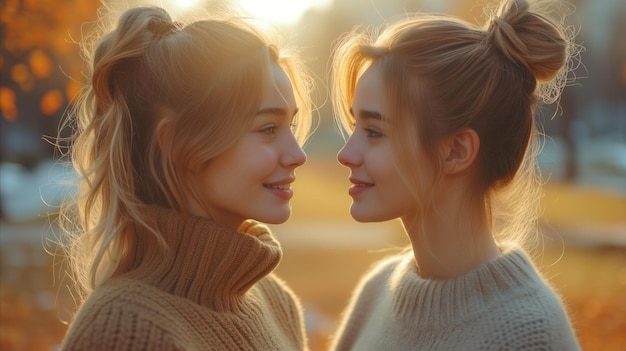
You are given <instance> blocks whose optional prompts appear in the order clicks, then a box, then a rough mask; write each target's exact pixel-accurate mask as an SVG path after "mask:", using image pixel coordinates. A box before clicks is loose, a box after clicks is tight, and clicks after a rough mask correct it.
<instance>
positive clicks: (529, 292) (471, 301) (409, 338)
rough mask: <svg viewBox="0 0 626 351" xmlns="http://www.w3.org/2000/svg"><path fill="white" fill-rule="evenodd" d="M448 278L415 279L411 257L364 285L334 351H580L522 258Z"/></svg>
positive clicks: (558, 308)
mask: <svg viewBox="0 0 626 351" xmlns="http://www.w3.org/2000/svg"><path fill="white" fill-rule="evenodd" d="M503 251H504V252H503V254H502V255H501V256H500V257H498V258H496V259H495V260H493V261H491V262H488V263H486V264H484V265H482V266H480V267H478V268H476V269H475V270H473V271H471V272H468V273H466V274H464V275H462V276H460V277H457V278H454V279H450V280H429V279H423V278H421V277H420V276H419V274H418V271H417V268H416V264H415V258H414V257H413V254H412V253H409V254H405V255H400V256H395V257H393V258H390V259H388V260H385V261H384V262H382V263H381V264H380V265H378V266H377V267H376V268H375V269H374V270H373V271H372V272H371V273H370V274H369V275H368V276H366V277H365V278H364V279H363V281H362V282H361V284H360V286H359V287H358V289H357V290H356V291H355V294H354V297H353V300H352V302H351V304H350V306H349V308H348V309H347V311H346V314H345V315H344V318H345V319H344V320H343V322H342V325H341V328H340V329H339V332H338V333H337V335H336V337H335V339H334V340H333V346H332V349H334V350H342V351H343V350H359V351H367V350H445V351H448V350H529V351H530V350H534V351H541V350H559V351H561V350H580V346H579V345H578V342H577V340H576V337H575V336H574V333H573V330H572V327H571V325H570V322H569V320H568V317H567V315H566V313H565V311H564V309H563V306H562V305H561V302H560V300H559V299H558V298H557V296H556V295H555V294H554V292H553V291H552V290H551V288H550V287H549V286H548V285H547V284H546V283H545V282H544V281H543V280H542V279H541V277H540V276H539V274H538V273H537V271H536V269H535V267H534V266H533V264H532V263H531V261H530V260H529V259H528V257H527V256H526V254H525V253H524V252H523V251H522V250H520V249H517V248H509V249H505V248H503Z"/></svg>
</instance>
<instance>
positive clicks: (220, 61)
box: [60, 7, 311, 350]
mask: <svg viewBox="0 0 626 351" xmlns="http://www.w3.org/2000/svg"><path fill="white" fill-rule="evenodd" d="M94 43H95V44H96V45H95V50H91V49H89V48H88V50H86V53H87V54H88V55H89V56H88V63H89V68H90V72H89V73H88V74H87V77H88V82H87V84H86V86H85V88H84V90H83V93H82V95H81V99H80V101H79V102H78V104H77V105H76V108H75V109H74V110H73V111H72V113H71V114H70V115H69V119H68V120H67V124H68V125H69V126H71V127H73V128H74V130H75V135H74V136H73V137H72V138H71V140H70V144H69V145H70V149H69V153H68V157H70V158H71V162H72V164H73V166H74V168H75V169H76V171H77V173H78V175H79V180H80V184H79V191H78V193H77V195H76V197H75V198H72V199H69V200H68V201H67V202H66V203H65V204H64V207H63V208H62V213H61V217H60V218H61V224H62V228H63V229H64V233H65V234H67V235H66V236H67V238H66V240H65V241H64V243H65V244H66V245H67V246H66V254H67V256H68V257H69V260H70V264H71V267H72V268H73V271H72V272H73V277H74V279H75V282H76V283H77V285H78V287H79V290H80V292H81V295H80V298H81V303H82V304H81V306H80V309H79V310H78V312H77V315H76V316H75V319H74V320H73V321H72V323H71V325H70V328H69V330H68V332H67V335H66V337H65V339H64V341H63V345H62V349H63V350H303V349H307V345H306V337H305V334H304V327H303V318H302V311H301V308H300V305H299V302H298V301H297V299H296V298H295V296H294V295H293V294H292V292H291V291H290V290H289V288H288V287H287V286H286V285H285V284H284V283H283V282H282V281H281V280H280V279H279V278H277V277H276V276H274V274H272V271H273V269H274V268H275V267H276V266H277V264H278V262H279V260H280V258H281V254H282V251H281V248H280V246H279V244H278V243H277V242H276V240H275V239H274V237H273V236H272V234H271V232H270V231H269V230H268V228H267V227H266V226H265V225H263V224H261V223H259V222H265V223H272V224H275V223H282V222H284V221H286V220H287V219H288V217H289V215H290V212H291V209H290V205H289V200H290V198H291V197H292V195H293V193H292V190H291V187H290V184H291V183H292V182H294V180H295V172H294V170H295V169H296V168H297V167H299V166H301V165H302V164H303V163H304V162H305V161H306V155H305V153H304V152H303V150H302V149H301V146H300V145H301V143H302V142H303V141H304V139H305V138H306V137H307V135H308V133H309V128H310V121H311V119H310V117H311V115H310V113H311V109H310V102H309V100H308V99H309V97H308V89H309V80H308V78H307V76H306V75H305V74H304V71H303V69H302V66H301V65H300V64H299V63H298V61H297V60H296V59H295V56H288V55H285V54H284V53H281V52H279V51H278V49H277V48H276V47H275V46H274V45H272V44H271V43H270V42H269V41H268V40H267V39H266V38H265V37H264V36H263V35H262V34H261V33H259V32H258V31H257V30H255V29H254V28H252V27H250V26H249V25H247V24H245V23H244V22H243V21H240V20H237V19H230V18H229V19H226V18H222V19H207V20H199V21H194V22H190V23H178V22H174V21H172V19H171V18H170V16H169V15H168V14H167V13H166V12H165V11H164V10H162V9H160V8H152V7H139V8H132V9H129V10H127V11H126V12H124V13H123V14H122V15H121V16H120V18H119V20H118V21H117V25H116V26H115V27H114V28H113V29H112V30H111V31H109V32H108V33H106V34H105V35H104V36H103V37H102V38H100V39H97V40H96V41H95V42H94ZM92 53H93V54H92ZM61 142H62V141H61ZM257 221H259V222H257Z"/></svg>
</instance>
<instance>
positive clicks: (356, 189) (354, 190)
mask: <svg viewBox="0 0 626 351" xmlns="http://www.w3.org/2000/svg"><path fill="white" fill-rule="evenodd" d="M350 182H351V183H352V186H351V187H350V189H348V194H350V196H355V195H358V194H360V193H362V192H364V191H366V190H368V189H370V188H372V187H373V186H374V184H373V183H369V182H365V181H362V180H359V179H356V178H350Z"/></svg>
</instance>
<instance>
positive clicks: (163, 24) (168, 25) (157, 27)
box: [148, 18, 178, 37]
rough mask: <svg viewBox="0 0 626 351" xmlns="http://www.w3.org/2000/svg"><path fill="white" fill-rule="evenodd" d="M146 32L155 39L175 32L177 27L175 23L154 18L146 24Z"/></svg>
mask: <svg viewBox="0 0 626 351" xmlns="http://www.w3.org/2000/svg"><path fill="white" fill-rule="evenodd" d="M148 30H150V31H151V32H152V33H153V34H154V35H155V36H157V37H166V36H168V35H170V34H173V33H174V32H176V31H177V30H178V25H177V23H176V22H172V21H170V20H168V19H162V18H155V19H154V20H153V21H151V22H150V23H149V24H148Z"/></svg>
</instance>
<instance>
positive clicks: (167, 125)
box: [154, 117, 174, 154]
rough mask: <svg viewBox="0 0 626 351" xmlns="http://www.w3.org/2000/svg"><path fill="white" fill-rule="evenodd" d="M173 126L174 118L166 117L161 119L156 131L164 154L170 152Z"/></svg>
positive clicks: (160, 148) (157, 140) (158, 142)
mask: <svg viewBox="0 0 626 351" xmlns="http://www.w3.org/2000/svg"><path fill="white" fill-rule="evenodd" d="M173 127H174V126H173V122H172V119H171V118H167V117H166V118H163V119H161V120H160V121H159V123H158V124H157V126H156V129H155V131H154V133H155V137H156V142H157V144H158V145H159V150H161V153H163V154H167V153H169V148H170V142H171V139H172V138H171V135H172V128H173Z"/></svg>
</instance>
